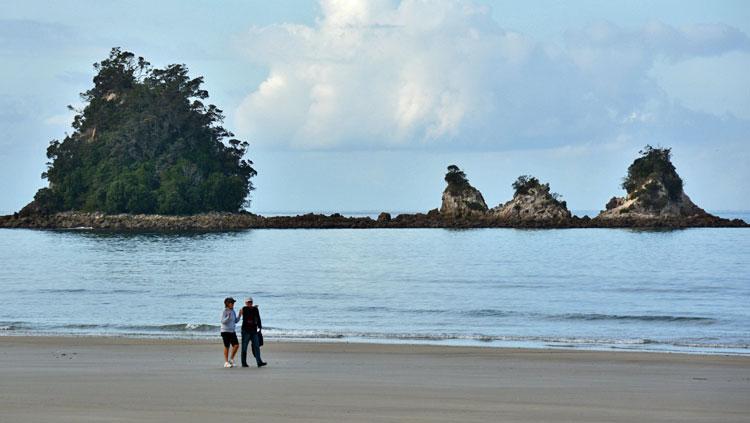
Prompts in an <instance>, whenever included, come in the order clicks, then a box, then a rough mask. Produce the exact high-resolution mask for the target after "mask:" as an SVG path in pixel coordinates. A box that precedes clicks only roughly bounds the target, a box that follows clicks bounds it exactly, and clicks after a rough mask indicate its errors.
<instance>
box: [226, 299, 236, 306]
mask: <svg viewBox="0 0 750 423" xmlns="http://www.w3.org/2000/svg"><path fill="white" fill-rule="evenodd" d="M236 302H237V301H235V300H234V298H232V297H227V298H224V306H229V303H232V304H234V303H236Z"/></svg>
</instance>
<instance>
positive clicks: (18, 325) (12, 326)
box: [0, 322, 29, 332]
mask: <svg viewBox="0 0 750 423" xmlns="http://www.w3.org/2000/svg"><path fill="white" fill-rule="evenodd" d="M28 327H29V325H28V323H26V322H0V331H3V332H11V331H14V330H24V329H27V328H28Z"/></svg>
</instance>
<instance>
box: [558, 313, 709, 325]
mask: <svg viewBox="0 0 750 423" xmlns="http://www.w3.org/2000/svg"><path fill="white" fill-rule="evenodd" d="M552 318H553V319H555V320H585V321H598V320H617V321H640V322H700V323H715V322H716V319H712V318H710V317H700V316H671V315H628V314H624V315H623V314H598V313H568V314H561V315H556V316H552Z"/></svg>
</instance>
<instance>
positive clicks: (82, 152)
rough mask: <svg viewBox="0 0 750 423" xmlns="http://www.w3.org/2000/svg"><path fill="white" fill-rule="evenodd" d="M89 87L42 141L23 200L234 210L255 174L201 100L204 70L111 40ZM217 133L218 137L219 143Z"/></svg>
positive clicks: (56, 206) (70, 206)
mask: <svg viewBox="0 0 750 423" xmlns="http://www.w3.org/2000/svg"><path fill="white" fill-rule="evenodd" d="M94 69H95V70H96V71H97V74H96V76H95V77H94V80H93V83H94V86H93V87H92V88H91V89H89V90H88V91H86V92H83V93H81V98H82V100H83V101H84V104H85V105H84V106H83V108H82V109H81V110H76V109H74V108H72V107H71V106H68V107H69V108H70V109H71V110H74V111H76V112H77V114H76V116H75V118H74V120H73V124H72V126H73V133H72V134H70V135H67V136H66V137H65V138H64V139H63V140H62V141H59V140H53V141H52V142H51V143H50V145H49V148H48V149H47V157H48V158H49V159H50V161H49V162H48V163H47V166H48V169H47V171H46V172H44V173H43V174H42V177H43V178H46V179H47V180H48V181H49V187H48V188H42V189H41V190H39V191H38V192H37V194H36V196H35V197H34V201H33V202H32V203H31V204H30V205H29V206H27V207H32V208H33V209H34V211H36V212H42V213H53V212H58V211H67V210H81V211H102V212H107V213H161V214H192V213H200V212H207V211H224V212H237V211H239V210H240V209H241V208H242V207H243V205H245V204H247V202H248V201H249V198H248V195H249V193H250V191H251V190H252V189H253V185H252V182H251V178H252V177H253V176H255V175H256V172H255V170H254V169H253V167H252V164H253V163H252V162H251V161H250V160H246V159H244V155H245V152H246V150H247V147H248V143H247V142H244V141H240V140H237V139H234V138H233V137H234V135H233V134H232V133H231V132H229V131H227V130H226V129H224V128H223V127H222V126H221V123H222V121H223V118H224V117H223V115H222V111H221V110H220V109H218V108H217V107H216V106H214V105H213V104H209V105H206V104H204V102H203V100H206V99H207V98H208V92H207V91H206V90H204V89H202V88H201V85H202V84H203V78H202V77H197V78H191V77H190V76H188V69H187V67H185V65H179V64H173V65H169V66H166V67H165V68H163V69H158V68H154V67H151V65H150V64H149V63H148V62H147V61H145V60H144V58H142V57H137V58H136V57H135V55H134V54H133V53H130V52H127V51H122V50H121V49H119V48H114V49H112V51H111V53H110V55H109V57H108V58H107V59H105V60H103V61H101V62H99V63H96V64H94ZM225 142H226V143H225Z"/></svg>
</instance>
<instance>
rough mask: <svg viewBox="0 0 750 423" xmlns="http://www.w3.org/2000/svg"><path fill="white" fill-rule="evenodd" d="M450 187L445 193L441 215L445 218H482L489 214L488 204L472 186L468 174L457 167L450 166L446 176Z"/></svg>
mask: <svg viewBox="0 0 750 423" xmlns="http://www.w3.org/2000/svg"><path fill="white" fill-rule="evenodd" d="M445 181H446V182H447V183H448V186H447V187H446V188H445V191H443V202H442V204H441V206H440V214H441V215H442V216H445V217H451V218H455V217H463V218H466V217H481V216H484V215H485V214H486V213H487V210H488V207H487V203H485V201H484V197H482V193H481V192H479V190H478V189H476V188H474V187H473V186H471V184H470V183H469V180H468V179H466V174H464V172H462V171H461V169H459V168H458V167H457V166H455V165H451V166H448V173H447V174H446V175H445Z"/></svg>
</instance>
